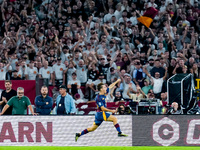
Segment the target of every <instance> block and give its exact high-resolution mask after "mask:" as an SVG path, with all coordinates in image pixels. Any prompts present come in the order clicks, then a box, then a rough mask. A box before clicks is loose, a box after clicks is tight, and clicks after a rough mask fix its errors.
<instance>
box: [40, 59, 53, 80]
mask: <svg viewBox="0 0 200 150" xmlns="http://www.w3.org/2000/svg"><path fill="white" fill-rule="evenodd" d="M48 64H49V63H48V61H44V64H43V67H42V68H40V70H39V78H43V79H48V80H49V82H50V83H52V81H51V78H52V73H53V71H52V67H49V66H48Z"/></svg>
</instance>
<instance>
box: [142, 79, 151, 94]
mask: <svg viewBox="0 0 200 150" xmlns="http://www.w3.org/2000/svg"><path fill="white" fill-rule="evenodd" d="M150 89H153V86H152V85H149V80H148V79H145V80H144V86H143V87H142V91H143V92H144V93H145V94H146V95H147V94H148V91H149V90H150Z"/></svg>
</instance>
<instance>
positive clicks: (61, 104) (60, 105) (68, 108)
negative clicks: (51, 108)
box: [56, 85, 76, 115]
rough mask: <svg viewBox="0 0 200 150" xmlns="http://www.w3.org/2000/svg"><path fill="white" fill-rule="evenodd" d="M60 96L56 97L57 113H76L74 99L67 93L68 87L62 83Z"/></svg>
mask: <svg viewBox="0 0 200 150" xmlns="http://www.w3.org/2000/svg"><path fill="white" fill-rule="evenodd" d="M59 93H60V95H58V97H57V98H56V114H57V115H66V114H67V115H72V114H75V113H76V107H75V103H74V99H73V98H72V96H71V95H69V94H68V93H67V87H66V86H65V85H60V87H59Z"/></svg>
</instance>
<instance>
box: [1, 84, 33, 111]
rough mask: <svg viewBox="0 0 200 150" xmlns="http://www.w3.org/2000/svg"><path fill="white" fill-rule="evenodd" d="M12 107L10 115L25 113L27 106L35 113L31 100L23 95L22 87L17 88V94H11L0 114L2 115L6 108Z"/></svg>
mask: <svg viewBox="0 0 200 150" xmlns="http://www.w3.org/2000/svg"><path fill="white" fill-rule="evenodd" d="M9 107H12V108H13V109H12V115H26V114H27V108H29V109H30V111H31V114H32V115H37V114H36V113H34V110H33V108H32V106H31V102H30V100H29V98H28V97H26V96H24V88H22V87H18V88H17V96H13V97H12V98H11V99H10V100H9V101H8V103H7V104H6V105H5V106H4V108H3V110H2V112H1V113H0V115H3V114H4V113H5V112H6V110H7V109H8V108H9Z"/></svg>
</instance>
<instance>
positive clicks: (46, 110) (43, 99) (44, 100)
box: [35, 86, 53, 115]
mask: <svg viewBox="0 0 200 150" xmlns="http://www.w3.org/2000/svg"><path fill="white" fill-rule="evenodd" d="M40 92H41V95H39V96H37V97H36V98H35V107H36V113H38V114H39V115H50V113H51V110H52V109H53V99H52V98H51V97H50V96H48V95H47V94H48V87H47V86H42V87H41V90H40Z"/></svg>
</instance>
